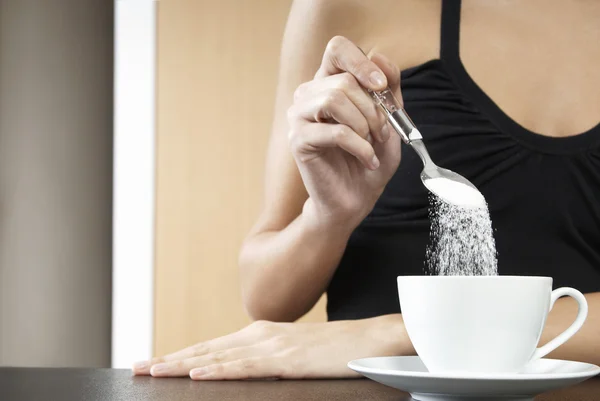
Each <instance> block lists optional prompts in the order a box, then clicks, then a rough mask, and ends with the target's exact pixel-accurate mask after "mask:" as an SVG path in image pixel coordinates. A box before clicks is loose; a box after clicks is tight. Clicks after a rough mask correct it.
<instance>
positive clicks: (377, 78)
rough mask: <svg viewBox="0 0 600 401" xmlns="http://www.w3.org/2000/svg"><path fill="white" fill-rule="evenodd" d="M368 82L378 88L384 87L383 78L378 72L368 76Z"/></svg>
mask: <svg viewBox="0 0 600 401" xmlns="http://www.w3.org/2000/svg"><path fill="white" fill-rule="evenodd" d="M369 80H370V81H371V83H372V84H374V85H377V86H379V87H381V86H383V85H385V77H384V76H383V74H382V73H380V72H379V71H373V72H372V73H371V74H370V75H369Z"/></svg>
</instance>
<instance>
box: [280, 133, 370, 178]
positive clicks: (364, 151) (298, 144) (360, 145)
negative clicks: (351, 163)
mask: <svg viewBox="0 0 600 401" xmlns="http://www.w3.org/2000/svg"><path fill="white" fill-rule="evenodd" d="M299 128H301V129H292V131H291V133H290V144H291V146H292V151H293V153H294V156H295V157H297V158H299V159H300V161H301V162H303V163H306V162H309V161H310V160H311V159H312V158H314V157H317V156H318V152H315V150H318V149H319V148H321V149H323V148H332V147H339V148H341V149H343V150H345V151H346V152H348V153H350V154H351V155H353V156H354V157H356V158H357V159H358V160H359V161H360V162H361V163H362V164H363V165H364V166H365V167H366V168H368V169H370V170H375V169H377V168H378V167H379V159H378V158H377V156H376V155H375V150H373V146H371V144H370V143H369V142H368V141H367V140H366V139H365V138H362V137H361V136H360V135H359V134H357V133H356V132H355V131H354V130H353V129H352V128H350V127H349V126H347V125H344V124H326V123H321V124H304V126H303V127H299Z"/></svg>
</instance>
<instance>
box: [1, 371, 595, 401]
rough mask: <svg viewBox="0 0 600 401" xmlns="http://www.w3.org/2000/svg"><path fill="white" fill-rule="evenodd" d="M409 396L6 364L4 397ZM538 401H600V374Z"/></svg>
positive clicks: (257, 399) (366, 384) (371, 388)
mask: <svg viewBox="0 0 600 401" xmlns="http://www.w3.org/2000/svg"><path fill="white" fill-rule="evenodd" d="M410 399H411V398H410V397H409V396H408V394H406V393H403V392H401V391H398V390H394V389H392V388H388V387H385V386H383V385H380V384H378V383H375V382H372V381H370V380H304V381H295V380H289V381H288V380H281V381H230V382H196V381H192V380H190V379H188V378H180V379H154V378H151V377H132V376H131V371H129V370H120V369H47V368H0V400H2V401H5V400H10V401H25V400H27V401H37V400H40V401H41V400H44V401H48V400H61V401H72V400H86V401H100V400H101V401H109V400H127V401H133V400H157V401H158V400H160V401H171V400H173V401H174V400H178V401H179V400H181V401H186V400H194V401H206V400H219V401H233V400H243V401H269V400H277V401H279V400H290V401H309V400H311V401H312V400H328V401H336V400H339V401H359V400H360V401H369V400H377V401H409V400H410ZM536 401H600V377H596V378H594V379H590V380H588V381H586V382H584V383H581V384H579V385H577V386H574V387H571V388H566V389H562V390H559V391H554V392H552V393H547V394H544V395H541V396H539V397H537V398H536Z"/></svg>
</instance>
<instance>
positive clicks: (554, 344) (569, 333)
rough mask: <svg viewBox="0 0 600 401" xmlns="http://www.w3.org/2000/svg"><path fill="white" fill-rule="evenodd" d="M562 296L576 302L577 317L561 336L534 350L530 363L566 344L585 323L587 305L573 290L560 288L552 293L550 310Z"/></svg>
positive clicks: (581, 296) (580, 294)
mask: <svg viewBox="0 0 600 401" xmlns="http://www.w3.org/2000/svg"><path fill="white" fill-rule="evenodd" d="M564 296H569V297H571V298H573V299H575V301H577V303H578V304H579V311H578V312H577V317H576V318H575V321H574V322H573V324H571V326H569V328H568V329H566V330H565V331H563V332H562V333H561V334H559V335H558V336H556V337H554V338H553V339H552V340H550V341H548V343H546V344H545V345H543V346H541V347H539V348H536V349H535V351H534V353H533V356H532V357H531V361H535V360H536V359H540V358H542V357H544V356H546V355H548V354H549V353H550V352H552V351H554V350H555V349H556V348H558V347H559V346H561V345H562V344H564V343H565V342H567V340H568V339H569V338H571V337H573V335H574V334H575V333H577V331H578V330H579V329H580V328H581V326H583V323H584V322H585V319H586V318H587V314H588V304H587V301H586V299H585V297H584V296H583V294H582V293H581V292H579V291H577V290H576V289H574V288H569V287H562V288H557V289H556V290H554V291H552V294H551V295H550V310H552V307H553V306H554V303H555V302H556V300H557V299H558V298H560V297H564ZM550 310H549V311H550Z"/></svg>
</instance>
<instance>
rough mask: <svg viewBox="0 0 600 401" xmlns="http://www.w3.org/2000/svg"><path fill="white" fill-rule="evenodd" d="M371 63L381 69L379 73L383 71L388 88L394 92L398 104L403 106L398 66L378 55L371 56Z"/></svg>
mask: <svg viewBox="0 0 600 401" xmlns="http://www.w3.org/2000/svg"><path fill="white" fill-rule="evenodd" d="M371 61H372V62H373V63H375V64H376V65H377V66H378V67H379V68H381V71H383V73H384V74H385V76H386V78H387V82H388V87H389V88H390V89H391V90H392V91H393V92H394V96H396V99H398V101H399V102H400V104H402V105H403V104H404V101H403V100H402V93H401V91H400V69H399V68H398V66H397V65H396V64H394V63H392V62H391V61H390V60H389V59H388V58H387V57H385V56H384V55H383V54H380V53H375V54H373V55H372V56H371Z"/></svg>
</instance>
